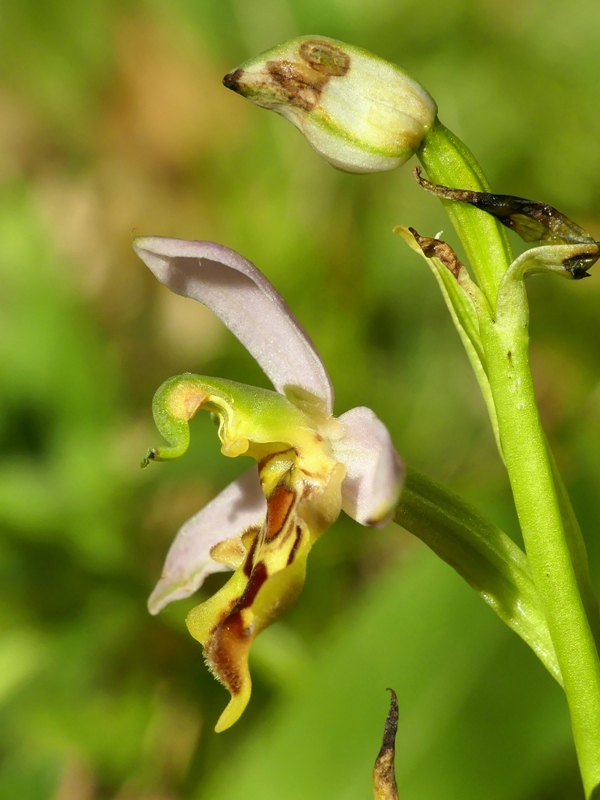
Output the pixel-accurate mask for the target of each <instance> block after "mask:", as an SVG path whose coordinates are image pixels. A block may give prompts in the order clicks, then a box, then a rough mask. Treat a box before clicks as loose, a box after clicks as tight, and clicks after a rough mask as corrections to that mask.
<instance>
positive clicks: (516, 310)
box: [419, 123, 600, 798]
mask: <svg viewBox="0 0 600 800" xmlns="http://www.w3.org/2000/svg"><path fill="white" fill-rule="evenodd" d="M419 157H420V159H421V162H422V163H423V165H424V167H425V168H426V170H427V174H428V177H429V179H430V180H432V181H435V182H436V183H441V184H444V185H446V186H451V187H456V188H462V189H472V190H475V191H489V186H488V183H487V180H486V179H485V176H484V175H483V173H482V171H481V168H480V167H479V165H478V164H477V162H476V160H475V158H474V157H473V155H472V154H471V152H470V151H469V150H468V149H467V148H466V147H465V146H464V145H463V144H462V142H460V140H459V139H458V138H457V137H456V136H455V135H454V134H452V133H450V131H448V130H446V128H444V126H443V125H442V124H441V123H438V124H436V125H434V126H433V128H432V129H431V131H430V132H429V133H428V134H427V136H426V138H425V141H424V143H423V145H422V147H421V149H420V151H419ZM444 205H445V207H446V210H447V212H448V214H449V216H450V219H451V221H452V223H453V225H454V227H455V228H456V230H457V232H458V234H459V236H460V239H461V242H462V244H463V246H464V248H465V251H466V253H467V256H468V257H469V260H470V262H471V266H472V268H473V271H474V273H475V276H476V278H477V281H478V283H479V285H480V287H481V289H482V290H483V291H484V293H485V294H486V297H487V299H488V303H489V308H490V309H492V313H491V314H488V313H487V311H486V310H485V309H481V310H480V313H479V325H480V335H481V340H482V346H483V351H484V356H485V365H484V366H485V370H486V372H487V377H488V379H489V383H490V387H491V393H492V398H493V403H494V406H495V411H496V415H497V420H498V429H499V434H500V445H501V449H502V455H503V457H504V460H505V464H506V468H507V471H508V476H509V479H510V483H511V487H512V491H513V495H514V499H515V506H516V510H517V513H518V516H519V522H520V524H521V530H522V534H523V540H524V542H525V548H526V551H527V558H528V562H529V566H530V569H531V574H532V576H533V580H534V583H535V586H536V588H537V592H538V594H539V598H540V603H541V607H542V609H543V611H544V613H545V617H546V622H547V625H548V629H549V631H550V636H551V638H552V642H553V645H554V649H555V652H556V657H557V659H558V663H559V665H560V671H561V674H562V677H563V682H564V688H565V693H566V696H567V702H568V704H569V710H570V715H571V725H572V728H573V737H574V740H575V747H576V749H577V754H578V758H579V764H580V768H581V774H582V778H583V783H584V787H585V792H586V797H588V798H596V797H600V661H599V659H598V651H597V649H596V645H595V642H594V637H593V635H592V631H591V629H590V623H589V620H588V617H587V615H586V608H585V604H584V601H583V600H582V594H581V590H582V589H583V588H584V586H585V582H586V576H585V574H584V573H585V569H584V568H585V561H586V560H585V558H582V557H581V552H580V548H581V547H584V545H583V542H582V540H577V541H575V546H574V541H571V542H570V539H573V535H574V531H575V529H574V528H573V524H572V520H571V519H570V517H569V515H568V514H566V512H567V511H568V509H569V508H570V504H568V503H566V502H565V498H564V497H563V496H562V494H561V496H560V497H559V494H558V492H557V485H556V483H555V479H554V476H553V465H552V464H551V461H550V458H549V453H548V448H547V443H546V438H545V435H544V432H543V430H542V426H541V422H540V419H539V414H538V410H537V405H536V401H535V394H534V389H533V381H532V377H531V370H530V367H529V352H528V349H529V336H528V321H529V320H528V306H527V297H526V292H525V287H524V282H523V276H520V277H519V276H515V277H514V278H513V279H512V280H510V281H509V279H508V276H507V279H506V281H505V283H504V284H503V285H502V287H501V283H502V281H503V279H504V277H505V274H506V272H507V270H508V267H509V264H510V261H511V251H510V246H509V244H508V241H507V237H506V232H505V231H504V230H500V228H499V226H498V224H497V223H496V220H494V219H493V218H492V217H490V216H489V215H487V214H485V213H483V212H479V211H478V209H475V208H473V207H471V206H468V205H465V204H462V203H444ZM474 212H475V213H474ZM558 488H559V489H561V491H562V487H561V486H559V487H558ZM561 506H562V513H561ZM565 514H566V516H564V515H565ZM569 545H571V548H570V546H569ZM573 557H575V562H574V561H573ZM582 565H583V568H582ZM578 578H579V583H578ZM585 594H586V593H585V592H584V595H585ZM587 605H588V607H590V603H587Z"/></svg>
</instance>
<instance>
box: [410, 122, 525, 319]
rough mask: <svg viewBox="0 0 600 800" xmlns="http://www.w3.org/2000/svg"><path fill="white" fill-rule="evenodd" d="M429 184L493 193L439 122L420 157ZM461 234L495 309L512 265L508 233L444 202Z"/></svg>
mask: <svg viewBox="0 0 600 800" xmlns="http://www.w3.org/2000/svg"><path fill="white" fill-rule="evenodd" d="M417 155H418V157H419V160H420V161H421V163H422V164H423V166H424V167H425V169H426V170H427V175H428V177H429V180H431V181H434V182H435V183H441V184H443V185H444V186H450V187H452V188H453V189H472V190H473V191H476V192H489V191H490V185H489V183H488V181H487V178H486V177H485V175H484V173H483V171H482V169H481V167H480V166H479V164H478V163H477V160H476V159H475V157H474V156H473V154H472V153H471V151H470V150H469V149H468V147H467V146H466V145H465V144H464V143H463V142H461V140H460V139H459V138H458V136H455V135H454V134H453V133H452V132H451V131H449V130H448V129H447V128H446V127H444V125H442V123H441V122H440V121H439V120H438V119H436V121H435V123H434V124H433V126H432V127H431V128H430V130H429V131H428V133H427V135H426V136H425V139H424V140H423V143H422V145H421V147H420V149H419V151H418V153H417ZM442 205H443V206H444V208H445V210H446V213H447V214H448V216H449V217H450V221H451V222H452V224H453V225H454V227H455V229H456V232H457V233H458V235H459V237H460V240H461V243H462V246H463V247H464V249H465V253H466V254H467V258H468V259H469V262H470V264H471V266H472V268H473V272H474V273H475V278H476V279H477V283H478V284H479V286H480V287H481V289H483V291H484V293H485V295H486V297H487V298H488V301H489V303H490V305H491V307H492V308H494V306H495V302H496V293H497V291H498V286H499V285H500V281H501V280H502V276H503V275H504V273H505V272H506V270H507V269H508V266H509V264H510V263H511V261H512V252H511V247H510V242H509V241H508V236H507V233H506V230H505V229H504V228H502V227H501V226H500V225H498V223H497V222H496V220H495V219H494V218H493V217H491V216H490V215H489V214H486V213H485V211H481V210H480V209H478V208H475V207H474V206H470V205H467V204H466V203H453V202H450V201H447V200H442Z"/></svg>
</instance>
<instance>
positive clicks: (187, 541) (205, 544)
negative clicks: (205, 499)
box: [148, 467, 267, 614]
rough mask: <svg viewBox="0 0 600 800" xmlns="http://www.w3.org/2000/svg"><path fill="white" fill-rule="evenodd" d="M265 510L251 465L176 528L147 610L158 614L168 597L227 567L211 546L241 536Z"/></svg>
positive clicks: (175, 597)
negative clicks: (216, 556)
mask: <svg viewBox="0 0 600 800" xmlns="http://www.w3.org/2000/svg"><path fill="white" fill-rule="evenodd" d="M266 513H267V501H266V500H265V496H264V494H263V491H262V489H261V486H260V481H259V479H258V471H257V469H256V467H253V468H252V469H251V470H249V471H248V472H246V473H244V474H243V475H242V476H241V477H239V478H238V479H237V480H235V481H233V483H230V484H229V486H228V487H227V488H226V489H223V491H222V492H221V493H220V494H218V495H217V496H216V497H215V498H214V499H213V500H211V501H210V503H208V505H206V506H204V508H203V509H202V510H201V511H199V512H198V513H197V514H195V515H194V516H193V517H192V518H191V519H189V520H188V521H187V522H186V523H184V524H183V526H182V527H181V528H180V529H179V532H178V533H177V536H176V537H175V539H174V540H173V544H172V545H171V548H170V549H169V552H168V554H167V560H166V561H165V566H164V570H163V574H162V576H161V578H160V580H159V582H158V583H157V584H156V586H155V588H154V591H153V592H152V594H151V595H150V598H149V600H148V609H149V611H150V613H151V614H158V612H159V611H160V610H161V609H163V608H164V607H165V606H166V605H168V604H169V603H170V602H171V601H172V600H181V599H182V598H184V597H189V596H190V595H191V594H193V593H194V592H195V591H196V589H199V588H200V586H201V585H202V582H203V581H204V579H205V578H206V577H207V576H208V575H211V574H212V573H213V572H226V571H228V570H229V569H230V567H228V566H226V565H225V564H222V563H220V562H218V561H214V560H213V559H212V558H211V555H210V553H211V550H212V549H213V547H215V546H216V545H218V544H219V543H220V542H223V541H225V540H227V539H233V538H234V537H237V536H241V534H242V533H243V532H244V531H245V530H246V529H247V528H251V527H253V526H256V525H261V524H262V522H263V520H264V518H265V515H266Z"/></svg>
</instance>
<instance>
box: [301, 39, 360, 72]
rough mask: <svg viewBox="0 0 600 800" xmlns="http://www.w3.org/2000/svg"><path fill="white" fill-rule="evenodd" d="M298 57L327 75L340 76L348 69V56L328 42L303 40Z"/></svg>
mask: <svg viewBox="0 0 600 800" xmlns="http://www.w3.org/2000/svg"><path fill="white" fill-rule="evenodd" d="M300 57H301V58H303V59H304V61H306V62H307V64H308V65H309V66H310V67H312V69H314V70H315V71H316V72H321V73H323V75H328V76H329V77H336V78H341V77H342V76H343V75H345V74H346V73H347V72H348V70H349V69H350V56H349V55H348V53H344V51H343V50H340V48H339V47H334V45H332V44H330V43H329V42H323V41H318V40H315V41H312V42H303V43H302V46H301V47H300Z"/></svg>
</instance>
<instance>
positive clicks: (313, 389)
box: [133, 236, 334, 415]
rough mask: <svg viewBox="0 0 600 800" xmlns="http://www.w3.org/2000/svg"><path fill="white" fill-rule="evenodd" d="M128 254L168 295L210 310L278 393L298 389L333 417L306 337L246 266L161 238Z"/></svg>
mask: <svg viewBox="0 0 600 800" xmlns="http://www.w3.org/2000/svg"><path fill="white" fill-rule="evenodd" d="M133 249H134V250H135V252H136V253H137V254H138V256H139V257H140V258H141V259H142V261H143V262H144V263H145V264H146V265H147V266H148V267H149V268H150V269H151V271H152V272H153V273H154V275H155V276H156V277H157V278H158V280H159V281H160V282H161V283H163V284H165V286H167V287H168V288H169V289H171V291H173V292H175V293H176V294H179V295H182V296H183V297H189V298H191V299H193V300H197V301H198V302H200V303H202V304H203V305H205V306H207V307H208V308H210V309H211V311H213V312H214V313H215V314H216V315H217V316H218V317H219V318H220V319H221V320H222V321H223V322H224V323H225V325H226V326H227V327H228V328H229V330H230V331H231V332H232V333H233V334H234V335H235V336H236V337H237V338H238V339H239V340H240V342H241V343H242V344H243V345H244V346H245V348H246V349H247V350H248V352H249V353H250V354H251V355H252V356H253V357H254V358H255V359H256V361H257V362H258V363H259V365H260V366H261V367H262V369H263V371H264V372H265V374H266V375H267V377H268V378H269V379H270V380H271V382H272V383H273V386H274V387H275V389H276V390H277V391H278V392H280V393H282V394H288V393H290V394H291V395H294V394H295V392H294V388H298V389H300V390H301V392H304V393H307V394H308V396H309V397H312V398H315V399H316V400H317V404H318V405H321V407H322V411H323V413H324V414H325V415H330V414H331V413H332V411H333V403H334V394H333V387H332V385H331V381H330V379H329V375H328V374H327V370H326V369H325V365H324V364H323V362H322V360H321V358H320V356H319V354H318V352H317V350H316V348H315V346H314V344H313V342H312V340H311V338H310V336H309V335H308V333H307V332H306V331H305V330H304V328H303V327H302V325H301V324H300V323H299V322H298V320H297V319H296V317H295V315H294V314H293V312H292V311H291V309H290V308H289V306H288V305H287V303H286V302H285V301H284V300H283V298H282V297H281V295H280V294H279V293H278V292H277V291H276V290H275V288H274V287H273V286H272V285H271V283H270V282H269V281H268V280H267V279H266V278H265V276H264V275H263V274H262V273H261V272H260V271H259V270H258V269H257V268H256V267H255V266H254V265H253V264H252V263H251V262H250V261H248V260H247V259H246V258H244V257H243V256H241V255H240V254H239V253H236V252H235V250H231V249H229V248H228V247H224V246H223V245H219V244H215V243H213V242H203V241H186V240H183V239H171V238H167V237H161V236H147V237H140V238H138V239H136V240H135V241H134V243H133Z"/></svg>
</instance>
